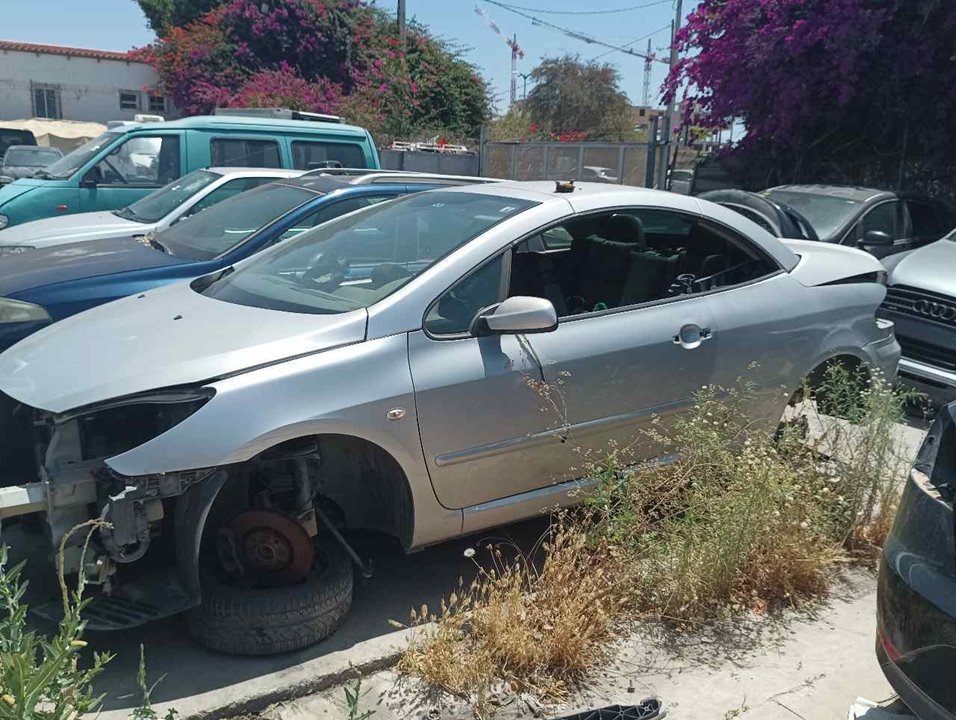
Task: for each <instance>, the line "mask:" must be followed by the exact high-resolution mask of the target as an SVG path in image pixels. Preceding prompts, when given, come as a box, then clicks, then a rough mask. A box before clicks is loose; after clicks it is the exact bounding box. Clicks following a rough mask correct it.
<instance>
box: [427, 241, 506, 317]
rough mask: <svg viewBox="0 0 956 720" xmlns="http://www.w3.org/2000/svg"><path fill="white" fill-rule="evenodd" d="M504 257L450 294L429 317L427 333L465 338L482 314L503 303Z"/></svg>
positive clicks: (460, 281)
mask: <svg viewBox="0 0 956 720" xmlns="http://www.w3.org/2000/svg"><path fill="white" fill-rule="evenodd" d="M502 257H503V255H498V256H497V257H496V258H494V259H493V260H491V261H489V262H486V263H485V264H484V265H482V266H481V267H480V268H478V269H477V270H476V271H475V272H473V273H471V274H470V275H467V276H466V277H464V278H463V279H461V280H459V281H458V282H457V283H456V284H455V285H454V286H453V287H452V288H451V289H450V290H446V291H445V292H444V293H443V294H442V295H441V297H439V298H438V300H436V301H435V303H434V304H433V305H432V307H431V309H430V310H429V311H428V314H427V315H426V316H425V330H426V331H427V332H428V333H430V334H431V335H462V334H464V333H467V332H468V329H469V328H470V327H471V321H472V320H474V318H475V315H477V314H478V311H479V310H481V309H482V308H485V307H488V306H489V305H494V304H495V303H497V302H500V301H501V300H503V299H504V298H503V297H502V295H503V293H502V291H501V289H502V288H501V282H502V281H501V273H502Z"/></svg>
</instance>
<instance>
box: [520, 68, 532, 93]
mask: <svg viewBox="0 0 956 720" xmlns="http://www.w3.org/2000/svg"><path fill="white" fill-rule="evenodd" d="M518 74H519V75H520V76H521V81H522V83H523V86H522V88H521V99H522V100H527V99H528V78H529V77H531V73H523V72H519V73H518Z"/></svg>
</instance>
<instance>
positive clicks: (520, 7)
mask: <svg viewBox="0 0 956 720" xmlns="http://www.w3.org/2000/svg"><path fill="white" fill-rule="evenodd" d="M673 1H674V0H654V2H649V3H645V4H644V5H632V6H631V7H626V8H617V9H616V10H547V9H544V8H530V7H525V6H524V5H510V4H508V5H505V4H502V7H506V8H508V9H509V10H525V11H527V12H534V13H538V14H540V15H614V14H616V13H625V12H633V11H635V10H643V9H644V8H649V7H654V6H655V5H665V4H668V3H672V2H673Z"/></svg>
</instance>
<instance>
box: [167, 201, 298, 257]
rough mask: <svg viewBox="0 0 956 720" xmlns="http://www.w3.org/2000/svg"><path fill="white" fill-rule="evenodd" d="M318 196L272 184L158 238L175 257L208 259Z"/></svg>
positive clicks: (219, 206) (207, 209) (196, 215)
mask: <svg viewBox="0 0 956 720" xmlns="http://www.w3.org/2000/svg"><path fill="white" fill-rule="evenodd" d="M314 197H316V195H315V193H313V192H309V191H308V190H303V189H301V188H296V187H290V186H288V185H279V184H278V183H270V184H269V185H262V186H261V187H257V188H255V189H253V190H249V191H247V192H244V193H240V194H239V195H235V196H233V197H231V198H228V199H226V200H223V201H222V202H220V203H216V204H215V205H212V206H211V207H208V208H206V209H205V210H203V211H202V212H201V213H197V214H195V215H193V216H192V217H189V218H187V219H185V220H183V221H182V222H180V223H179V224H177V225H173V227H171V228H169V229H168V230H163V231H162V232H160V233H158V234H157V235H156V240H157V241H158V242H159V243H160V244H161V245H162V246H163V247H165V248H166V249H167V250H168V251H169V252H170V253H171V254H173V255H181V256H183V257H188V258H193V259H196V260H208V259H210V258H214V257H217V256H219V255H222V254H223V253H224V252H226V251H228V250H230V249H232V248H233V247H235V246H236V245H238V244H239V243H241V242H242V241H243V240H245V239H246V238H247V237H249V236H250V235H252V233H254V232H256V230H259V229H260V228H263V227H265V226H266V225H268V224H269V223H271V222H272V221H273V220H276V219H277V218H279V217H281V216H282V215H285V214H286V213H287V212H289V211H290V210H292V209H293V208H297V207H299V206H300V205H302V204H304V203H306V202H308V201H309V200H311V199H312V198H314Z"/></svg>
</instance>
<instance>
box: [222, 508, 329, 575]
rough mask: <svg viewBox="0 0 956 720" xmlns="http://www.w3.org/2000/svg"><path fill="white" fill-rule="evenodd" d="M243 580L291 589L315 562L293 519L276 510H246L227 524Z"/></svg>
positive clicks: (305, 536)
mask: <svg viewBox="0 0 956 720" xmlns="http://www.w3.org/2000/svg"><path fill="white" fill-rule="evenodd" d="M229 528H230V530H232V532H233V534H234V537H235V545H236V550H237V554H238V555H239V560H240V562H241V563H242V566H243V570H244V571H245V574H246V576H248V577H249V578H250V579H251V580H253V581H255V582H256V583H259V584H261V585H266V586H270V587H272V586H277V585H292V584H294V583H297V582H299V581H301V580H302V579H303V578H305V576H306V575H308V573H309V570H310V569H311V568H312V562H313V560H314V559H315V551H314V550H313V548H312V539H311V538H310V537H309V534H308V532H306V530H305V528H303V527H302V525H300V524H299V523H298V522H296V521H295V520H294V519H293V518H291V517H289V516H288V515H285V514H283V513H280V512H278V511H276V510H260V509H256V510H246V511H245V512H242V513H240V514H239V515H237V516H236V517H235V518H233V520H232V522H231V523H229Z"/></svg>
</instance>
